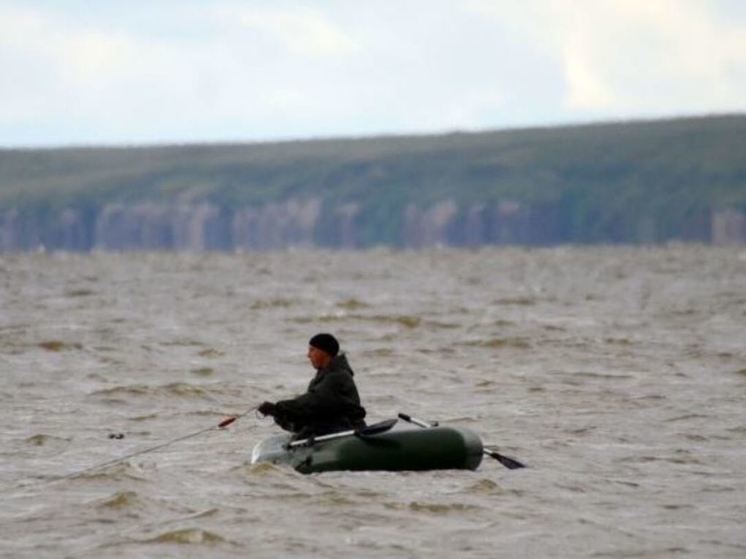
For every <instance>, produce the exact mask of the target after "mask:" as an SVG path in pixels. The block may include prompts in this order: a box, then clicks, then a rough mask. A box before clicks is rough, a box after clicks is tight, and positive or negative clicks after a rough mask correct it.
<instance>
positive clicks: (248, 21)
mask: <svg viewBox="0 0 746 559" xmlns="http://www.w3.org/2000/svg"><path fill="white" fill-rule="evenodd" d="M215 13H216V15H217V16H218V17H219V18H220V19H221V20H222V23H223V25H225V26H226V27H229V26H233V25H234V24H237V25H239V26H240V27H242V28H243V29H244V30H245V31H248V32H256V33H262V34H265V35H267V36H268V37H270V38H271V39H273V40H274V41H275V42H276V43H277V44H279V45H280V46H281V47H282V48H283V49H285V50H286V51H287V52H288V53H290V54H292V55H297V56H301V57H309V56H321V57H328V56H344V55H349V54H352V53H354V52H355V51H356V50H357V45H356V42H355V40H354V39H353V38H352V37H351V36H350V35H349V34H347V33H346V32H345V31H344V30H343V29H341V28H340V27H339V26H337V25H335V24H334V22H333V21H331V20H330V19H329V18H328V17H326V15H325V14H324V13H323V12H322V11H320V10H315V9H312V8H309V7H306V6H301V7H297V8H293V9H290V8H283V7H262V6H258V7H247V6H246V5H236V6H226V7H220V6H219V7H218V8H216V10H215Z"/></svg>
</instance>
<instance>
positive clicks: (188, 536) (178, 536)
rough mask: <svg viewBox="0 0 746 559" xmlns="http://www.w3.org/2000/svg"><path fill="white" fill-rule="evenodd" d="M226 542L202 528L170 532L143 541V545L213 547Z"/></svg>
mask: <svg viewBox="0 0 746 559" xmlns="http://www.w3.org/2000/svg"><path fill="white" fill-rule="evenodd" d="M227 541H228V540H226V539H225V538H223V537H222V536H220V535H219V534H216V533H215V532H210V531H208V530H203V529H202V528H183V529H181V530H171V531H169V532H163V533H162V534H160V535H158V536H156V537H155V538H152V539H150V540H144V541H143V543H176V544H207V545H214V544H219V543H226V542H227Z"/></svg>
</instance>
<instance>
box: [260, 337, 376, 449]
mask: <svg viewBox="0 0 746 559" xmlns="http://www.w3.org/2000/svg"><path fill="white" fill-rule="evenodd" d="M308 360H309V361H310V362H311V365H312V366H313V368H314V369H316V376H314V377H313V379H312V380H311V383H310V384H309V385H308V390H307V391H306V393H305V394H302V395H301V396H298V397H297V398H293V399H291V400H280V401H279V402H275V403H272V402H264V403H262V405H260V406H259V408H258V411H259V413H261V414H263V415H271V416H273V417H274V420H275V423H277V425H279V426H280V427H282V428H283V429H285V430H286V431H290V432H291V433H293V434H294V438H295V439H304V438H307V437H311V436H317V435H325V434H328V433H336V432H338V431H347V430H349V429H359V428H361V427H365V421H364V420H363V418H364V417H365V409H364V408H363V407H362V406H361V405H360V396H359V395H358V392H357V387H356V386H355V381H354V380H353V378H352V377H353V375H354V372H353V371H352V368H351V367H350V364H349V363H348V362H347V357H346V356H345V354H344V353H340V352H339V342H337V340H336V338H335V337H334V336H332V335H331V334H317V335H315V336H314V337H313V338H311V340H310V341H309V342H308Z"/></svg>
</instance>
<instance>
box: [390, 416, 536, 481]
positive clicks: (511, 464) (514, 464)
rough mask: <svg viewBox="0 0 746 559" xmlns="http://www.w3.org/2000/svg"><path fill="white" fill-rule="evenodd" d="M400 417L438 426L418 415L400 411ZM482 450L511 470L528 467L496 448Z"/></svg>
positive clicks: (421, 424)
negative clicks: (418, 417)
mask: <svg viewBox="0 0 746 559" xmlns="http://www.w3.org/2000/svg"><path fill="white" fill-rule="evenodd" d="M399 417H400V418H401V419H403V420H404V421H408V422H409V423H414V424H415V425H418V426H419V427H422V428H423V429H430V428H432V427H437V426H438V424H437V423H428V422H427V421H423V420H421V419H417V418H416V417H412V416H411V415H407V414H406V413H400V414H399ZM482 452H484V453H485V454H486V455H487V456H489V457H490V458H494V459H495V460H497V461H498V462H500V464H502V465H503V466H505V467H506V468H508V469H509V470H517V469H518V468H525V467H526V466H525V464H521V463H520V462H519V461H518V460H515V459H514V458H510V457H508V456H505V455H503V454H500V453H499V452H497V451H496V450H494V449H491V448H483V449H482Z"/></svg>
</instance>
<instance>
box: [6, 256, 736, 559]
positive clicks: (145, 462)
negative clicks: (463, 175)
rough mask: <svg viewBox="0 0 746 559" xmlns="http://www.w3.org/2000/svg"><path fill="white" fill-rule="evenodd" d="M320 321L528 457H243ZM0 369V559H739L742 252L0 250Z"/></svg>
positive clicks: (375, 381) (390, 404) (357, 356)
mask: <svg viewBox="0 0 746 559" xmlns="http://www.w3.org/2000/svg"><path fill="white" fill-rule="evenodd" d="M320 331H329V332H332V333H334V334H336V335H337V336H338V338H339V339H340V341H341V342H342V346H343V349H344V350H345V351H346V353H347V355H348V358H349V360H350V363H351V364H352V366H353V368H354V369H355V371H356V376H355V378H356V381H357V384H358V388H359V390H360V393H361V395H362V398H363V403H364V405H365V407H366V408H367V409H368V419H369V421H371V422H372V421H377V420H383V419H386V418H390V417H394V416H395V415H396V414H397V412H406V413H409V414H411V415H414V416H418V417H422V418H425V419H429V420H438V421H440V422H444V423H450V424H453V425H458V426H463V427H468V428H470V429H472V430H474V431H476V432H477V433H479V434H480V435H481V436H482V438H483V440H484V441H485V442H489V443H492V444H494V445H496V446H497V447H498V448H499V449H500V451H501V452H502V453H503V454H506V455H508V456H512V457H514V458H517V459H519V460H521V461H522V462H525V463H526V464H527V465H528V466H529V467H527V468H525V469H522V470H508V469H506V468H504V467H503V466H501V465H500V464H499V463H498V462H496V461H495V460H492V459H489V458H486V459H485V461H483V463H482V464H481V466H480V467H479V469H478V470H477V471H475V472H471V471H440V472H423V473H379V472H362V473H350V472H334V473H325V474H316V475H302V474H299V473H296V472H295V471H292V470H289V469H287V468H283V467H276V466H271V465H258V466H252V465H251V464H250V453H251V449H252V447H253V445H254V444H255V443H257V442H258V441H260V440H261V439H263V438H264V437H267V436H269V435H270V434H272V433H275V432H276V428H275V427H274V426H273V424H272V422H271V421H270V420H269V419H261V418H259V417H256V415H255V414H254V413H248V414H247V415H245V416H243V417H242V418H241V419H240V420H238V421H236V422H235V423H234V424H233V425H231V426H230V427H229V428H227V429H223V430H218V429H210V428H211V427H212V426H215V425H217V424H218V423H219V422H220V421H221V420H222V419H223V418H225V417H228V416H231V415H235V414H240V413H244V412H246V411H247V410H249V409H251V408H252V407H253V406H255V405H257V404H258V403H260V402H262V401H264V400H277V399H281V398H286V397H289V396H292V395H294V394H298V393H301V392H303V391H304V389H305V387H306V385H307V383H308V381H309V379H310V378H311V376H312V375H313V370H312V369H311V367H310V365H309V363H308V362H307V359H306V356H305V355H306V350H307V341H308V338H309V337H310V336H311V335H313V334H315V333H317V332H320ZM0 379H1V380H2V382H1V383H0V424H1V425H2V445H0V503H2V504H1V505H0V556H2V557H13V558H16V557H20V558H25V557H29V558H30V557H34V558H37V557H91V558H93V557H127V558H130V557H131V558H139V557H254V558H265V557H266V558H276V557H309V558H314V557H319V558H321V557H356V558H367V557H381V558H383V557H386V558H390V557H393V558H398V557H402V558H424V557H427V558H428V559H432V558H452V557H511V558H512V557H624V558H629V557H674V556H675V557H707V558H716V557H746V473H745V472H744V469H745V468H746V249H744V248H743V247H740V248H738V247H736V248H707V247H701V246H686V245H672V246H666V247H659V248H623V247H618V248H614V247H594V248H575V247H570V248H556V249H535V250H528V249H483V250H474V251H467V250H455V249H454V250H451V249H439V250H436V249H433V250H428V251H419V252H405V251H392V250H384V249H375V250H370V251H361V252H325V251H295V252H294V251H288V252H277V253H264V254H172V253H163V254H159V253H125V254H109V253H100V254H96V253H94V254H90V255H80V254H64V253H61V254H24V255H3V256H0ZM205 429H207V431H205V432H204V433H201V434H199V435H197V436H194V437H191V438H186V439H184V440H181V441H178V442H174V443H173V444H166V443H169V442H170V441H173V440H174V439H177V438H180V437H183V436H185V435H189V434H192V433H196V432H199V431H201V430H205ZM157 445H164V446H163V448H161V449H159V450H158V451H155V452H150V453H147V454H140V455H136V456H133V457H131V458H129V459H124V460H121V461H116V460H117V459H118V458H119V457H122V456H127V455H129V454H133V453H137V452H139V451H140V450H142V449H147V448H149V447H153V446H157ZM109 461H115V462H114V463H113V464H111V465H110V466H108V467H101V468H95V467H94V468H92V469H91V467H92V466H96V465H97V464H102V463H106V462H109ZM80 472H82V473H80Z"/></svg>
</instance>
